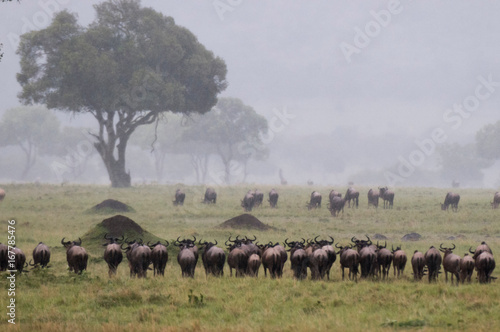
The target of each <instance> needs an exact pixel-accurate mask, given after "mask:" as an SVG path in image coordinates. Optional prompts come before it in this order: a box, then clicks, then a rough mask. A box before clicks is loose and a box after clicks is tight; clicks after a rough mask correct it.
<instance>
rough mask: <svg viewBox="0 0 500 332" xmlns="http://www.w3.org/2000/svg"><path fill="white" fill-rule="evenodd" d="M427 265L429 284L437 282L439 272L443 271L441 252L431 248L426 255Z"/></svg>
mask: <svg viewBox="0 0 500 332" xmlns="http://www.w3.org/2000/svg"><path fill="white" fill-rule="evenodd" d="M424 258H425V265H427V271H428V273H429V282H432V281H437V278H438V275H439V270H441V262H442V260H443V259H442V257H441V254H440V253H439V250H437V249H436V248H434V246H431V247H430V248H429V250H427V252H426V253H425V255H424Z"/></svg>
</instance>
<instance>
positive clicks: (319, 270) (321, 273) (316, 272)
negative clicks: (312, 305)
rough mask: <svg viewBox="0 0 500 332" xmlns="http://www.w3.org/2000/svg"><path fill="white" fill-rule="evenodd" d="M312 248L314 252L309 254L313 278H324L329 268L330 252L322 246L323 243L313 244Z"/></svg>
mask: <svg viewBox="0 0 500 332" xmlns="http://www.w3.org/2000/svg"><path fill="white" fill-rule="evenodd" d="M312 248H313V252H312V254H311V255H309V263H310V267H309V268H310V269H311V279H313V280H320V279H324V278H325V275H326V271H327V269H328V253H327V251H326V250H325V249H323V248H322V247H321V245H318V244H313V245H312ZM306 252H307V251H306Z"/></svg>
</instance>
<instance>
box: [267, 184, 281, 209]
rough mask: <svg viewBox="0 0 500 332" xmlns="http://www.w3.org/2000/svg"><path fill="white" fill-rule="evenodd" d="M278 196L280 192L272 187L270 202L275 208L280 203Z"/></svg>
mask: <svg viewBox="0 0 500 332" xmlns="http://www.w3.org/2000/svg"><path fill="white" fill-rule="evenodd" d="M278 197H279V194H278V192H277V191H276V189H274V188H273V189H271V191H270V192H269V204H270V205H271V207H272V208H275V207H276V205H278Z"/></svg>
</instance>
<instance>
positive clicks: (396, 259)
mask: <svg viewBox="0 0 500 332" xmlns="http://www.w3.org/2000/svg"><path fill="white" fill-rule="evenodd" d="M392 254H393V255H394V256H393V258H392V262H393V264H392V265H393V268H394V276H396V269H397V270H398V275H397V276H398V278H399V277H400V276H401V275H403V272H404V271H405V267H406V261H407V260H408V258H407V257H406V253H405V252H404V251H403V250H401V247H396V249H394V247H393V248H392Z"/></svg>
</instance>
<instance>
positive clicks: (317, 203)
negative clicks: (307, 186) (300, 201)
mask: <svg viewBox="0 0 500 332" xmlns="http://www.w3.org/2000/svg"><path fill="white" fill-rule="evenodd" d="M320 207H321V194H320V193H319V192H317V191H313V192H312V193H311V199H310V200H309V203H308V204H307V208H308V209H309V210H311V209H316V208H320Z"/></svg>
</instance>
